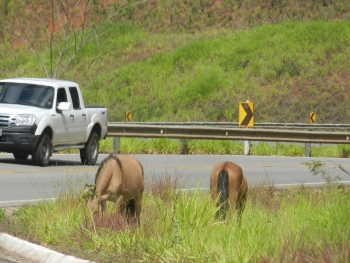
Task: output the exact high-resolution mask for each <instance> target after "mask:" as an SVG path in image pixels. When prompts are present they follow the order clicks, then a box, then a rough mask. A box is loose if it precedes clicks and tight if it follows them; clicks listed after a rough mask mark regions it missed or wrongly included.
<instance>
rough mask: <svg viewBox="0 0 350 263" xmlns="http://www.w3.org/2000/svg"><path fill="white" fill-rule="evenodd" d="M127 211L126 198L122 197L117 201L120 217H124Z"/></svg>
mask: <svg viewBox="0 0 350 263" xmlns="http://www.w3.org/2000/svg"><path fill="white" fill-rule="evenodd" d="M125 209H126V205H125V201H124V197H123V196H122V195H120V196H119V197H118V199H117V213H119V215H121V216H122V217H124V216H125Z"/></svg>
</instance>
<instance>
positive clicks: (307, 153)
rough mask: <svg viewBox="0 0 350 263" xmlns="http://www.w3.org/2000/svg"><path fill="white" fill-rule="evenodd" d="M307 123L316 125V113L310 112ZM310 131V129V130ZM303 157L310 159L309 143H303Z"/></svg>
mask: <svg viewBox="0 0 350 263" xmlns="http://www.w3.org/2000/svg"><path fill="white" fill-rule="evenodd" d="M309 122H310V124H315V123H316V112H313V111H311V112H310V114H309ZM310 131H312V129H310ZM305 157H311V143H309V142H307V143H305Z"/></svg>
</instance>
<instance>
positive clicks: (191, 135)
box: [107, 122, 350, 144]
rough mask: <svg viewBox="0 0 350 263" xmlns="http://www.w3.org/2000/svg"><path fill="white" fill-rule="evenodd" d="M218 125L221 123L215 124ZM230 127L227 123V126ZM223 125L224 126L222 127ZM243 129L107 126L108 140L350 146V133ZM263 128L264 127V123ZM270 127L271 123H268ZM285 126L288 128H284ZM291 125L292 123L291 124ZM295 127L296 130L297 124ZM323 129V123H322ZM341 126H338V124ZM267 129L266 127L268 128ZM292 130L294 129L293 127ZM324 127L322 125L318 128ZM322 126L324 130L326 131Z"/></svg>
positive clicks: (196, 125)
mask: <svg viewBox="0 0 350 263" xmlns="http://www.w3.org/2000/svg"><path fill="white" fill-rule="evenodd" d="M215 124H218V123H215ZM225 124H226V125H227V123H225ZM220 125H221V124H220ZM255 125H256V127H254V128H242V127H237V126H238V124H236V127H232V126H233V125H232V126H230V125H229V126H227V127H226V126H225V127H222V126H221V127H220V126H219V125H213V124H212V123H210V124H209V123H202V124H199V123H176V124H174V123H171V125H169V124H168V123H145V122H143V123H135V122H132V123H115V122H111V123H109V124H108V135H107V136H109V137H138V138H177V139H211V140H247V141H272V142H299V143H325V144H327V143H329V144H348V143H350V131H343V132H328V131H307V130H306V131H305V130H304V131H303V130H294V129H286V128H287V124H279V125H281V126H280V127H278V126H277V125H276V126H275V129H271V128H262V127H261V128H258V127H259V125H257V124H255ZM261 125H262V124H261ZM265 125H271V126H270V127H272V124H266V123H265ZM283 125H285V126H283ZM290 125H291V124H290ZM293 125H294V126H292V127H297V126H295V124H293ZM323 126H324V124H323ZM338 126H339V125H338ZM266 127H267V126H266ZM290 127H291V126H290ZM311 127H312V128H313V129H314V128H315V127H316V125H315V124H312V125H305V124H300V128H299V129H311ZM317 127H319V128H322V126H320V125H317ZM325 127H326V128H330V129H331V128H332V129H336V127H337V125H335V124H327V126H325ZM325 127H323V128H325ZM338 128H341V129H350V125H343V124H342V125H341V126H340V127H338Z"/></svg>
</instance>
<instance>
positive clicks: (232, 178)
mask: <svg viewBox="0 0 350 263" xmlns="http://www.w3.org/2000/svg"><path fill="white" fill-rule="evenodd" d="M223 171H225V172H226V173H227V177H228V186H229V187H230V188H231V190H232V189H235V190H236V191H239V189H240V188H241V186H244V184H246V181H245V183H244V180H245V178H244V176H243V170H242V168H241V167H240V166H238V165H237V164H235V163H233V162H230V161H226V162H221V163H218V164H216V165H215V166H214V167H213V170H212V172H211V175H210V189H211V191H212V196H213V198H216V196H217V187H218V181H219V174H222V173H223ZM220 177H222V176H220ZM220 180H224V178H223V177H222V178H221V179H220Z"/></svg>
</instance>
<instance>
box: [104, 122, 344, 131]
mask: <svg viewBox="0 0 350 263" xmlns="http://www.w3.org/2000/svg"><path fill="white" fill-rule="evenodd" d="M109 124H111V125H114V124H126V125H141V126H142V125H166V126H188V127H191V126H196V127H197V126H210V127H213V126H214V127H230V128H237V127H239V125H238V122H110V123H109ZM254 128H263V129H266V128H267V129H301V130H304V129H306V130H310V129H312V130H318V129H322V130H350V124H333V123H323V124H316V123H315V124H308V123H272V122H262V123H255V124H254Z"/></svg>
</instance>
